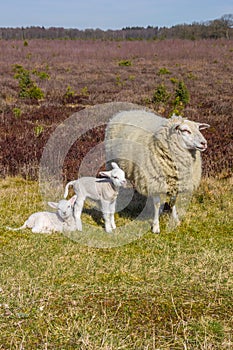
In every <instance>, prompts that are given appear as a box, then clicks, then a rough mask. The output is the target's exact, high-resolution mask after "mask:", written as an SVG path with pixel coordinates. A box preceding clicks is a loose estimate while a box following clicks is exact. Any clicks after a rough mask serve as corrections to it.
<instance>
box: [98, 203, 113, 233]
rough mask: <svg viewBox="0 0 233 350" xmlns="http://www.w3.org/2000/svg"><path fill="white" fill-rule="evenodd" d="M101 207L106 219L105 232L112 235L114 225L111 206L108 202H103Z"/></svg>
mask: <svg viewBox="0 0 233 350" xmlns="http://www.w3.org/2000/svg"><path fill="white" fill-rule="evenodd" d="M101 207H102V213H103V217H104V226H105V231H106V232H107V233H111V232H112V225H111V213H110V205H109V203H108V202H106V201H102V202H101Z"/></svg>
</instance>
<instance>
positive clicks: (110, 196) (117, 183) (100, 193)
mask: <svg viewBox="0 0 233 350" xmlns="http://www.w3.org/2000/svg"><path fill="white" fill-rule="evenodd" d="M111 166H112V168H113V169H112V170H110V171H102V172H100V173H99V175H101V176H103V177H104V178H96V177H81V178H80V179H77V180H74V181H70V182H68V183H67V185H66V187H65V193H64V198H66V197H67V196H68V190H69V186H73V188H74V191H75V193H76V195H77V199H76V203H75V207H74V217H75V221H76V228H77V230H79V231H82V221H81V214H82V210H83V205H84V201H85V199H86V198H90V199H92V200H94V201H98V202H100V204H101V210H102V213H103V217H104V221H105V231H106V232H108V233H111V232H112V230H114V229H115V228H116V224H115V220H114V213H115V210H116V199H117V196H118V193H119V188H120V187H121V186H125V184H126V179H125V173H124V171H123V170H122V169H120V168H119V166H118V165H117V164H116V163H114V162H112V163H111Z"/></svg>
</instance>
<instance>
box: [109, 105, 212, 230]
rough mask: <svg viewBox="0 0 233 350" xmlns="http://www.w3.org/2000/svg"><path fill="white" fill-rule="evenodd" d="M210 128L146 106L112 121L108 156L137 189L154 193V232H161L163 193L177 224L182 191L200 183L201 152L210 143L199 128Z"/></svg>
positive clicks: (143, 192)
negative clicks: (150, 110)
mask: <svg viewBox="0 0 233 350" xmlns="http://www.w3.org/2000/svg"><path fill="white" fill-rule="evenodd" d="M208 127H209V125H208V124H203V123H197V122H194V121H190V120H187V119H183V118H182V117H181V116H175V115H173V116H172V117H171V118H170V119H166V118H162V117H160V116H158V115H156V114H155V113H152V112H148V111H145V110H132V111H125V112H120V113H118V114H116V115H115V116H114V117H113V118H112V119H111V120H110V121H109V123H108V125H107V129H106V134H105V148H106V159H107V161H108V160H109V161H110V160H114V161H117V162H118V164H119V166H120V167H121V168H122V169H123V170H124V171H125V174H126V177H127V178H128V179H129V180H131V181H132V182H133V183H134V185H135V187H136V189H137V191H138V192H139V193H141V194H142V195H145V196H147V197H149V196H151V197H152V198H153V204H154V205H153V207H154V218H153V223H152V231H153V232H154V233H159V232H160V225H159V214H160V211H161V207H160V204H161V196H162V195H163V196H168V199H169V204H170V206H171V209H172V217H173V219H174V220H175V222H176V223H177V224H178V223H179V218H178V214H177V211H176V207H175V203H176V200H177V195H178V194H181V193H192V191H193V190H194V189H195V188H196V187H197V186H198V185H199V182H200V179H201V155H200V152H203V151H205V150H206V148H207V141H206V140H205V138H204V137H203V135H202V134H201V132H200V130H202V129H205V128H208ZM107 167H108V163H107Z"/></svg>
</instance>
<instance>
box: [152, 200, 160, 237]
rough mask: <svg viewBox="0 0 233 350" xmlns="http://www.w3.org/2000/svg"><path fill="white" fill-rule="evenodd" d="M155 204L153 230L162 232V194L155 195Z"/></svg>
mask: <svg viewBox="0 0 233 350" xmlns="http://www.w3.org/2000/svg"><path fill="white" fill-rule="evenodd" d="M153 204H154V219H153V224H152V232H154V233H160V227H159V211H160V196H156V197H153Z"/></svg>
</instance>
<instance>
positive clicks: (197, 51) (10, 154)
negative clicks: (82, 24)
mask: <svg viewBox="0 0 233 350" xmlns="http://www.w3.org/2000/svg"><path fill="white" fill-rule="evenodd" d="M232 58H233V43H232V41H231V40H202V41H188V40H187V41H185V40H183V41H182V40H164V41H133V42H131V41H127V42H114V41H112V42H110V41H109V42H108V41H70V40H57V41H56V40H44V41H43V40H31V41H25V42H23V41H3V40H2V41H0V62H1V66H0V70H1V81H0V84H1V89H0V91H1V92H0V112H1V120H0V131H1V139H0V159H1V165H0V175H1V176H3V177H4V176H6V175H22V176H23V177H26V178H28V177H29V178H31V179H36V178H37V176H38V163H39V160H40V157H41V154H42V149H43V146H44V145H45V143H46V141H47V140H48V137H49V135H50V134H51V133H52V131H53V130H54V129H55V128H56V126H58V125H59V124H60V123H61V122H62V121H63V120H64V119H66V118H67V117H68V116H70V115H72V113H74V112H76V111H79V110H81V109H83V108H87V107H89V106H93V105H96V104H102V103H106V102H116V101H127V102H133V103H136V104H139V105H143V106H147V107H149V108H152V109H153V110H155V111H157V112H159V113H160V114H161V115H163V116H169V115H171V113H172V111H173V109H174V106H173V101H172V97H171V98H170V100H167V101H166V103H163V102H153V95H154V93H155V91H156V89H157V88H158V86H161V85H163V86H164V88H165V90H166V94H167V95H168V96H169V95H170V96H172V95H173V94H174V90H175V86H176V82H177V81H183V82H184V84H185V85H186V87H187V89H188V91H189V95H190V100H189V103H188V104H187V105H186V106H185V108H184V109H183V110H182V114H183V115H184V116H186V117H188V118H190V119H193V120H196V121H202V122H205V123H209V124H210V125H211V128H210V129H209V130H208V131H206V132H205V136H206V138H207V139H208V143H209V149H208V152H206V153H205V154H204V155H203V168H204V175H206V176H220V177H226V176H229V175H230V173H231V171H232V156H231V155H232V129H233V127H232V120H233V118H232V75H233V74H232V70H233V68H232ZM17 66H20V67H23V70H24V71H23V72H24V73H25V71H27V73H28V75H29V77H28V75H27V76H26V78H25V74H24V76H23V79H24V84H26V83H27V81H26V82H25V79H30V80H31V81H32V82H33V83H35V84H37V86H38V87H39V89H40V90H41V91H42V93H43V97H42V98H41V99H36V98H30V97H31V95H32V96H34V95H33V94H31V92H30V93H28V94H25V89H24V87H25V86H23V87H22V86H20V79H19V78H18V79H16V78H14V76H15V75H16V70H17V68H16V67H17ZM21 83H22V82H21ZM25 95H26V96H25ZM28 95H29V96H28ZM20 96H21V97H20ZM103 135H104V127H103V128H99V130H95V131H94V132H93V134H89V135H88V137H84V138H83V139H82V140H80V141H81V142H78V141H77V143H76V144H75V145H74V146H73V148H71V149H70V152H69V154H68V155H67V159H66V162H65V164H64V174H65V178H69V177H71V178H73V176H75V174H76V173H77V168H78V166H79V164H80V161H81V159H82V154H83V153H84V154H85V149H87V150H88V149H90V148H91V147H93V144H95V143H98V142H99V141H100V140H102V139H103ZM80 149H82V152H81V153H82V154H81V153H80V152H79V150H80Z"/></svg>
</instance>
